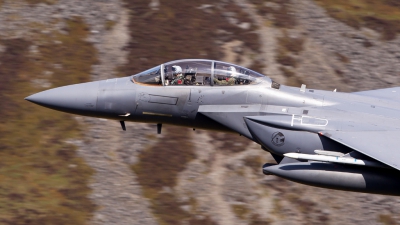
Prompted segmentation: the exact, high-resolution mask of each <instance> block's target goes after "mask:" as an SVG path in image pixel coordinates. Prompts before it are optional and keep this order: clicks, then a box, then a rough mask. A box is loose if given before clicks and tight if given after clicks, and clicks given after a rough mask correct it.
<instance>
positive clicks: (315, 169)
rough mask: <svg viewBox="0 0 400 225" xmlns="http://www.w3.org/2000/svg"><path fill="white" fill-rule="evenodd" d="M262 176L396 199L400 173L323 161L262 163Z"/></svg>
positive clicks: (399, 185) (399, 184) (398, 191)
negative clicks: (272, 176)
mask: <svg viewBox="0 0 400 225" xmlns="http://www.w3.org/2000/svg"><path fill="white" fill-rule="evenodd" d="M263 172H264V174H266V175H271V174H272V175H276V176H279V177H282V178H285V179H288V180H291V181H295V182H298V183H302V184H307V185H311V186H316V187H322V188H330V189H336V190H345V191H354V192H363V193H374V194H383V195H397V196H400V179H399V178H400V172H399V171H397V170H388V169H382V168H372V167H366V166H352V165H343V164H336V163H324V162H303V163H290V164H279V165H271V164H265V165H264V166H263Z"/></svg>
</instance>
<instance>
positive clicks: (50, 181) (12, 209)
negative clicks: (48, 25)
mask: <svg viewBox="0 0 400 225" xmlns="http://www.w3.org/2000/svg"><path fill="white" fill-rule="evenodd" d="M68 31H69V34H68V35H61V34H51V35H47V36H41V35H40V34H38V35H36V36H34V37H32V39H30V41H26V40H23V39H11V40H4V39H0V44H1V45H3V46H5V52H3V53H0V62H1V66H0V79H1V81H2V82H0V98H1V99H2V100H1V101H2V104H1V105H2V107H0V116H1V118H2V123H0V181H1V184H0V223H5V224H84V223H85V222H86V221H87V219H88V218H89V217H90V216H91V214H92V212H93V211H94V209H95V206H94V204H93V203H92V202H91V201H90V200H89V199H88V197H87V195H88V194H89V193H90V189H89V188H88V187H87V182H88V180H89V179H90V176H91V175H92V173H93V171H92V169H91V168H90V167H88V166H87V165H86V164H85V162H84V161H83V160H82V159H81V158H79V157H77V155H76V147H75V146H74V145H72V144H69V143H67V141H68V140H73V139H75V138H78V137H79V136H82V131H83V130H82V129H83V128H82V127H80V126H79V124H77V122H76V121H75V120H74V119H73V118H72V117H71V116H70V115H67V114H65V113H60V112H56V111H51V110H49V109H45V108H43V107H40V106H36V105H34V104H32V103H29V102H27V101H25V100H24V98H25V97H26V96H28V95H30V94H32V93H35V92H38V91H41V90H43V89H44V88H43V87H40V85H43V84H45V83H48V84H53V85H54V86H61V85H66V84H71V83H77V82H82V81H88V80H89V74H90V69H91V65H92V64H93V63H94V62H95V61H96V60H95V59H96V50H95V49H94V48H93V46H91V45H89V44H88V43H86V42H85V41H84V40H83V39H84V38H85V37H86V35H87V28H86V26H85V24H84V23H83V22H82V21H81V20H80V19H75V20H71V21H69V22H68ZM55 40H57V41H59V42H58V44H56V43H54V41H55ZM38 43H39V44H38ZM34 45H36V46H37V50H38V51H39V53H37V54H34V55H35V56H33V55H32V54H33V53H30V52H29V50H30V49H32V46H34ZM55 65H58V66H55ZM57 68H58V69H57ZM60 68H62V69H60Z"/></svg>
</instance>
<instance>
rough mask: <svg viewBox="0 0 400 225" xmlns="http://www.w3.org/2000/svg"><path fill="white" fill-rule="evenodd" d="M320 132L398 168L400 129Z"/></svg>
mask: <svg viewBox="0 0 400 225" xmlns="http://www.w3.org/2000/svg"><path fill="white" fill-rule="evenodd" d="M320 134H322V135H324V136H326V137H328V138H330V139H332V140H334V141H336V142H339V143H341V144H343V145H346V146H348V147H349V148H352V149H354V150H356V151H358V152H360V153H362V154H365V155H367V156H369V157H371V158H373V159H376V160H378V161H380V162H382V163H384V164H386V165H388V166H391V167H393V168H396V169H397V170H400V151H399V146H400V131H327V132H320Z"/></svg>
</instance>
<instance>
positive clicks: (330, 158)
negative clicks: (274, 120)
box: [284, 153, 390, 169]
mask: <svg viewBox="0 0 400 225" xmlns="http://www.w3.org/2000/svg"><path fill="white" fill-rule="evenodd" d="M284 156H286V157H288V158H292V159H299V160H311V161H319V162H332V163H341V164H350V165H358V166H369V167H379V168H387V169H390V167H389V166H386V165H384V164H382V163H379V162H374V161H370V160H361V159H356V158H352V157H340V156H329V155H310V154H302V153H286V154H284Z"/></svg>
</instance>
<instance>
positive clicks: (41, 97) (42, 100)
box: [25, 81, 99, 115]
mask: <svg viewBox="0 0 400 225" xmlns="http://www.w3.org/2000/svg"><path fill="white" fill-rule="evenodd" d="M98 88H99V82H97V81H96V82H89V83H82V84H75V85H69V86H64V87H59V88H54V89H50V90H47V91H42V92H39V93H36V94H33V95H31V96H28V97H26V98H25V100H28V101H30V102H33V103H36V104H38V105H41V106H44V107H47V108H51V109H55V110H59V111H63V112H68V113H74V114H80V115H93V114H94V112H95V111H96V103H97V93H98Z"/></svg>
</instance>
